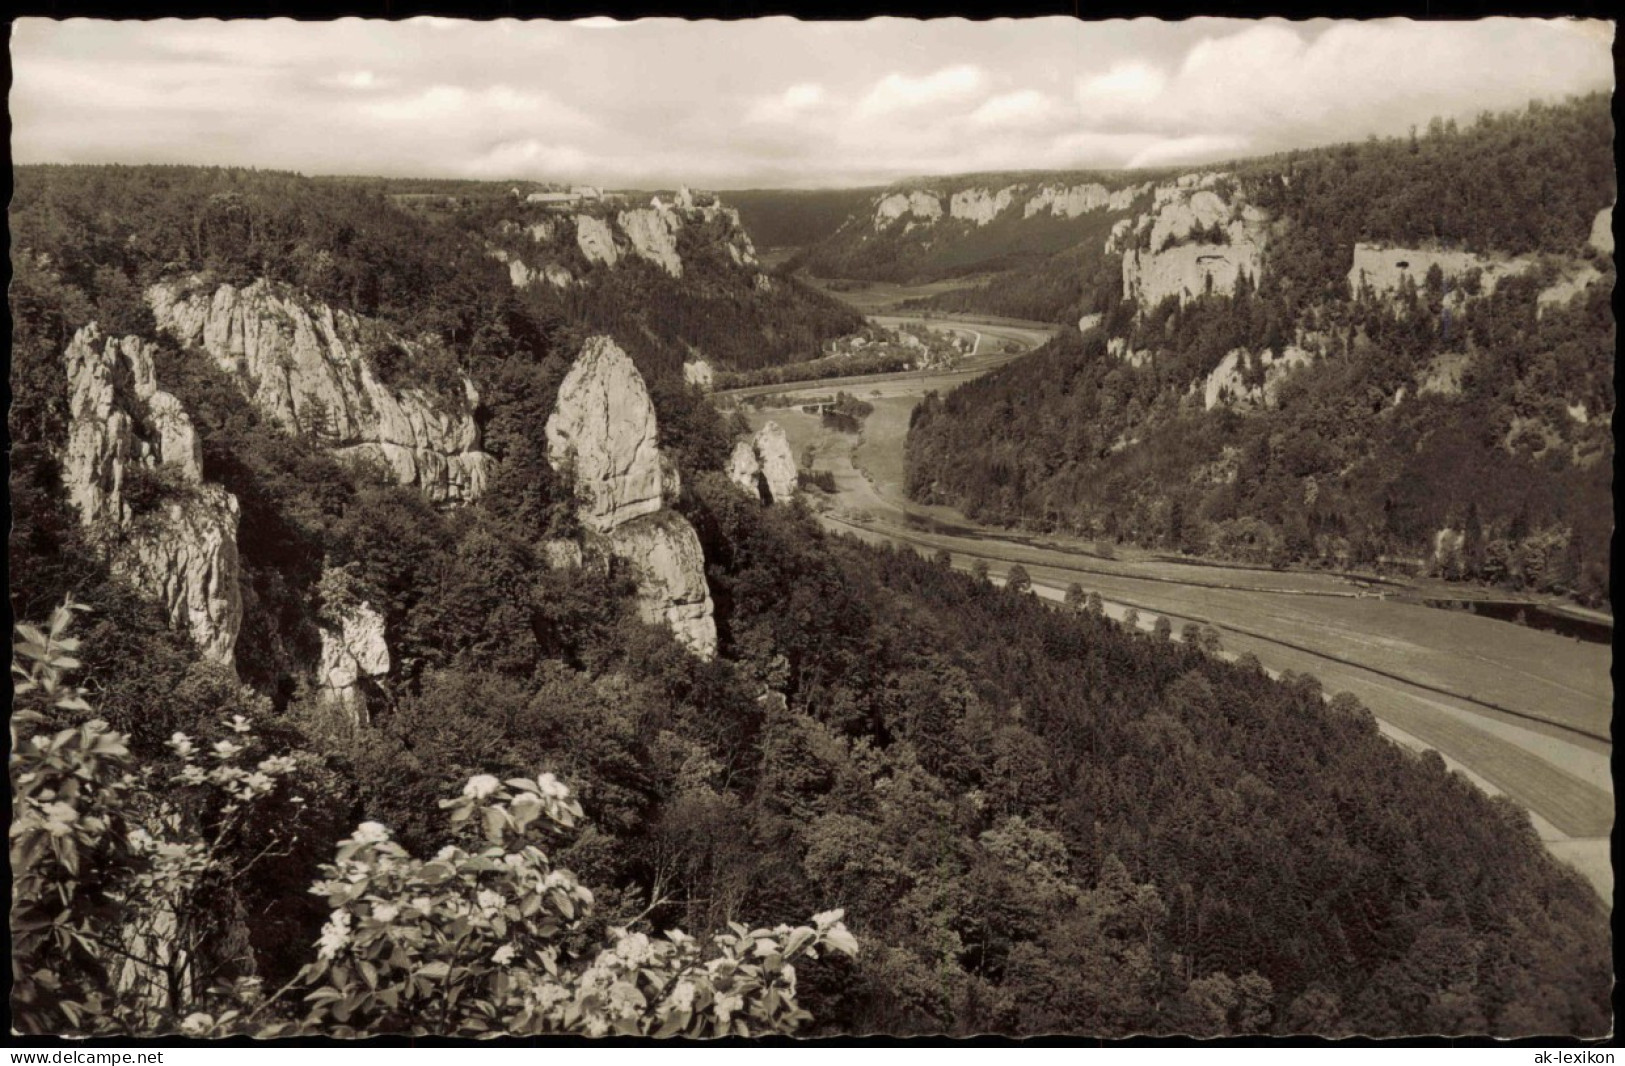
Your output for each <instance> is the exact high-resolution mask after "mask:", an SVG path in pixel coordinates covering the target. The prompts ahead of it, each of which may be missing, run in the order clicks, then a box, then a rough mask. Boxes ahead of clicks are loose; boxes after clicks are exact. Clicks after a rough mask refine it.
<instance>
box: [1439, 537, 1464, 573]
mask: <svg viewBox="0 0 1625 1066" xmlns="http://www.w3.org/2000/svg"><path fill="white" fill-rule="evenodd" d="M1466 544H1467V535H1466V534H1465V533H1463V532H1462V531H1461V530H1459V529H1450V528H1449V527H1446V528H1444V529H1441V530H1439V531H1438V532H1437V533H1435V534H1433V562H1434V564H1435V565H1436V566H1439V567H1441V568H1443V567H1449V566H1452V565H1455V564H1457V563H1460V562H1461V552H1462V549H1463V548H1464V547H1465V546H1466Z"/></svg>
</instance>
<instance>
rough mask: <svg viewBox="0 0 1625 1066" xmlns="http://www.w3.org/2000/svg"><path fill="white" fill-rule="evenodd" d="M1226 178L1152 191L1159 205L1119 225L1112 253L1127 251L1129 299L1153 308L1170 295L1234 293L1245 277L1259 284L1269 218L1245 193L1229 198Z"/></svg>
mask: <svg viewBox="0 0 1625 1066" xmlns="http://www.w3.org/2000/svg"><path fill="white" fill-rule="evenodd" d="M1224 177H1225V176H1224V175H1221V174H1214V173H1208V174H1186V175H1183V176H1181V177H1180V179H1179V181H1177V182H1175V183H1173V184H1171V185H1159V186H1157V187H1156V188H1155V189H1154V190H1153V191H1152V208H1151V210H1150V211H1148V212H1146V213H1145V214H1142V215H1140V216H1139V217H1138V218H1137V219H1135V220H1134V222H1133V223H1132V224H1131V225H1128V226H1122V225H1121V224H1119V226H1117V227H1114V228H1113V229H1112V235H1111V237H1109V238H1108V239H1107V241H1106V250H1107V252H1114V251H1120V252H1122V253H1123V298H1124V299H1127V300H1134V301H1136V302H1137V303H1138V304H1139V306H1140V308H1141V310H1150V309H1151V308H1153V307H1155V306H1156V305H1157V304H1159V303H1161V302H1162V301H1163V300H1165V299H1167V298H1168V297H1170V296H1174V297H1178V298H1179V299H1180V300H1181V301H1182V302H1183V301H1185V300H1190V299H1194V298H1196V297H1198V296H1202V295H1204V294H1206V293H1210V292H1211V293H1214V294H1217V295H1228V294H1230V293H1233V292H1234V291H1235V289H1236V284H1237V282H1238V281H1239V280H1240V278H1241V276H1242V275H1243V274H1246V275H1247V276H1248V277H1250V278H1252V279H1254V280H1255V281H1256V280H1257V279H1258V276H1259V274H1260V272H1261V271H1262V269H1263V261H1264V248H1265V244H1266V243H1267V241H1268V236H1269V216H1268V215H1267V214H1266V213H1265V212H1264V211H1263V210H1261V209H1260V208H1257V207H1254V206H1252V205H1250V204H1248V203H1246V202H1245V200H1244V199H1243V198H1242V197H1241V195H1240V194H1239V193H1229V194H1228V195H1229V198H1228V199H1227V198H1226V195H1221V193H1220V191H1219V187H1220V183H1221V179H1223V178H1224Z"/></svg>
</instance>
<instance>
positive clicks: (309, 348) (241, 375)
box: [147, 280, 495, 503]
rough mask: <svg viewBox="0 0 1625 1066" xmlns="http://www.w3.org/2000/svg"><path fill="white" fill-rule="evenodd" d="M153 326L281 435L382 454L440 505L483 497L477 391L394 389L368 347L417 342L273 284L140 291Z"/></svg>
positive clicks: (466, 386) (486, 468)
mask: <svg viewBox="0 0 1625 1066" xmlns="http://www.w3.org/2000/svg"><path fill="white" fill-rule="evenodd" d="M147 303H148V304H149V305H150V306H151V308H152V311H153V315H154V316H155V318H156V319H157V321H158V326H159V328H160V329H163V330H165V331H166V332H168V333H169V334H171V335H172V336H173V337H175V339H176V340H178V341H180V342H181V343H182V344H188V345H192V346H195V347H198V348H202V349H203V350H204V351H206V352H208V353H209V354H210V355H212V356H214V359H215V362H216V363H217V364H219V366H220V369H222V370H224V371H225V372H226V373H227V374H230V375H231V377H232V379H233V380H234V381H235V382H236V384H237V386H238V388H239V389H240V390H241V391H242V393H243V395H245V396H246V397H248V399H249V400H250V401H252V402H253V404H254V406H256V407H258V408H259V409H260V411H261V413H263V414H265V415H266V416H268V417H269V418H271V419H272V420H273V421H275V422H276V423H277V424H278V425H280V426H281V427H282V428H283V429H284V430H286V431H287V432H289V433H291V434H295V435H299V436H311V437H315V438H316V439H318V440H321V441H323V442H324V443H326V444H327V445H328V446H330V447H332V448H333V449H334V450H335V451H336V452H337V453H338V454H340V455H344V456H354V457H361V458H367V459H372V460H376V461H378V462H379V463H380V464H381V465H383V466H384V467H385V468H386V469H388V470H389V471H390V473H391V475H392V476H393V477H394V479H395V480H396V481H397V482H398V483H400V484H402V485H414V486H416V487H418V488H419V489H421V490H422V491H423V492H424V493H425V494H426V495H427V496H428V497H429V498H430V499H432V500H434V501H436V502H439V503H465V502H469V501H472V500H477V499H479V498H480V496H482V495H483V494H484V492H485V486H486V482H487V480H488V478H489V476H490V472H491V468H492V466H493V465H494V462H495V461H494V460H493V459H492V458H491V457H490V456H489V455H487V454H486V453H485V452H483V451H481V450H480V434H479V428H478V426H477V425H476V424H475V422H474V413H473V412H474V409H475V407H476V406H477V405H478V404H479V393H478V392H476V391H475V389H474V385H473V383H472V382H471V381H469V380H468V379H467V378H466V377H465V378H464V379H463V390H462V391H463V394H462V395H461V396H456V397H449V396H438V395H435V394H432V393H430V392H428V391H427V390H424V389H421V388H404V389H399V390H397V389H393V388H390V387H389V386H386V385H385V384H384V383H383V382H381V381H379V380H378V378H377V377H376V376H375V375H374V374H373V371H372V368H371V367H370V366H369V365H368V361H367V359H366V356H365V353H366V351H367V350H368V347H369V346H370V345H382V344H397V345H399V346H400V347H402V348H405V349H407V350H408V351H410V350H412V349H413V347H414V346H413V345H411V344H409V343H406V342H403V341H400V340H398V339H397V338H394V337H390V336H388V335H387V334H385V333H384V332H383V330H382V329H380V328H379V327H378V326H377V325H375V324H374V323H371V322H368V321H366V320H364V319H361V318H359V317H357V316H355V315H352V314H350V313H349V312H346V311H335V310H333V309H332V308H331V307H328V306H326V305H325V304H319V303H312V302H310V301H308V300H305V299H303V298H301V297H300V296H298V295H297V294H296V293H295V292H294V291H293V290H292V289H290V288H288V287H286V286H282V285H276V284H273V283H271V282H268V281H264V280H261V281H256V282H254V283H253V284H252V285H249V286H247V287H246V288H242V289H239V288H236V287H235V286H232V285H221V286H219V287H218V288H216V289H214V290H213V291H212V292H209V291H197V292H187V291H186V289H184V288H183V287H182V286H180V285H178V284H176V283H173V282H164V283H160V284H157V285H154V286H152V287H151V288H149V289H148V290H147Z"/></svg>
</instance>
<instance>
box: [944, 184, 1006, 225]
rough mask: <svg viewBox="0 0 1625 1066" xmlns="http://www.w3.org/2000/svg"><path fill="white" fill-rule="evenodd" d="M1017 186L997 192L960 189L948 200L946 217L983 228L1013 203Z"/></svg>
mask: <svg viewBox="0 0 1625 1066" xmlns="http://www.w3.org/2000/svg"><path fill="white" fill-rule="evenodd" d="M1018 189H1019V186H1015V185H1010V186H1006V187H1005V188H1003V189H1000V190H999V191H998V192H993V191H992V190H991V189H962V190H960V191H959V192H956V193H954V194H953V195H952V196H950V197H949V198H948V215H949V217H950V218H957V219H960V220H962V221H965V222H972V223H975V224H976V225H978V226H985V225H987V224H988V223H989V222H992V221H993V220H994V219H995V218H998V217H999V216H1000V215H1001V214H1003V213H1004V211H1005V209H1006V208H1007V207H1009V206H1010V204H1011V203H1013V202H1014V201H1015V198H1016V192H1017V191H1018Z"/></svg>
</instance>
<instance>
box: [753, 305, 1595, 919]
mask: <svg viewBox="0 0 1625 1066" xmlns="http://www.w3.org/2000/svg"><path fill="white" fill-rule="evenodd" d="M861 309H862V310H864V311H866V312H868V313H870V314H871V317H872V319H873V320H874V321H876V322H877V323H878V324H883V325H897V324H899V323H901V322H905V321H907V322H912V323H919V324H925V325H930V326H932V327H933V328H939V329H941V328H952V329H955V330H958V331H963V332H966V333H974V334H976V348H975V349H974V350H973V352H972V354H971V356H970V357H969V358H968V359H966V360H965V361H964V362H963V363H962V364H961V365H960V366H959V367H958V368H956V369H954V370H950V371H941V370H938V371H924V372H911V373H900V374H885V375H876V376H873V377H869V378H848V379H840V380H838V381H822V382H811V383H800V384H796V385H789V386H777V387H765V388H760V389H750V390H741V392H740V393H738V394H735V395H734V397H733V398H735V399H745V398H746V397H747V396H748V397H749V399H748V402H749V403H751V404H761V403H762V402H763V400H764V398H765V397H766V396H767V395H768V394H776V395H775V398H774V400H773V401H771V402H774V403H780V402H783V401H786V400H788V401H807V402H811V401H812V400H814V399H817V398H822V397H828V396H830V395H831V394H832V393H833V392H835V391H836V390H837V389H839V390H844V391H847V392H849V393H851V394H853V395H855V396H857V397H858V398H859V399H861V400H863V401H865V402H866V403H869V404H871V405H872V406H873V408H874V411H873V413H871V414H870V415H869V416H868V417H867V418H866V419H865V420H864V425H863V428H862V431H861V433H858V434H848V433H842V432H839V431H836V430H833V429H830V428H827V427H826V426H825V425H824V424H823V422H822V420H821V418H820V417H819V415H817V414H810V413H805V412H803V411H802V410H800V409H799V408H798V407H797V406H795V405H793V404H792V405H790V406H785V407H773V406H761V407H756V406H749V407H746V408H745V410H746V414H747V417H748V418H749V420H750V421H751V423H752V425H753V426H760V425H761V424H762V423H764V422H766V421H769V420H772V421H776V422H778V423H779V425H780V426H782V427H783V428H784V430H785V432H786V434H787V436H788V437H789V439H790V442H791V444H792V446H793V448H794V450H795V454H796V456H797V460H798V462H799V463H800V465H801V467H802V469H804V470H812V471H828V472H829V473H830V475H831V476H832V477H833V479H834V484H835V490H836V491H835V492H834V494H833V495H830V496H822V495H818V494H813V495H815V496H816V497H817V498H816V499H815V500H814V501H813V502H814V505H815V506H816V507H817V508H818V509H819V510H820V512H821V520H822V522H823V523H824V524H825V525H826V527H828V528H830V529H831V530H834V531H838V532H840V533H843V534H847V535H851V536H855V537H859V538H861V539H864V540H868V541H875V542H882V541H885V542H891V543H894V544H900V545H908V546H911V547H913V548H915V549H916V550H918V551H920V552H922V553H926V554H932V553H936V552H938V551H946V552H948V553H949V555H950V557H951V558H952V560H953V564H954V565H955V566H956V567H958V568H961V569H969V568H970V567H972V566H973V565H975V564H976V563H977V561H982V562H983V563H985V564H986V565H987V566H988V569H989V574H990V576H991V577H992V578H993V579H994V580H996V581H1002V580H1003V575H1004V574H1005V573H1006V572H1007V571H1008V570H1009V568H1010V567H1011V566H1013V565H1015V564H1018V563H1019V564H1020V565H1021V566H1022V567H1023V568H1024V569H1025V570H1026V571H1027V572H1028V573H1029V575H1030V576H1031V578H1032V581H1033V584H1034V589H1035V592H1036V593H1037V594H1038V595H1040V596H1043V597H1045V598H1047V599H1052V600H1059V599H1061V598H1062V596H1063V594H1064V590H1065V589H1066V587H1067V586H1068V585H1070V584H1071V583H1073V582H1077V583H1079V584H1080V585H1081V586H1082V587H1083V588H1084V589H1085V590H1088V591H1093V592H1097V593H1099V594H1100V596H1101V597H1102V598H1103V600H1104V601H1105V603H1106V610H1107V613H1108V614H1110V615H1111V616H1112V617H1114V618H1118V619H1121V618H1123V617H1124V616H1125V615H1126V614H1127V613H1128V612H1129V611H1131V610H1132V611H1135V612H1136V613H1137V615H1138V618H1139V624H1140V625H1141V627H1142V628H1145V629H1149V628H1151V626H1152V625H1153V624H1154V622H1155V620H1156V618H1157V617H1158V616H1166V617H1168V618H1169V620H1170V621H1171V622H1172V623H1173V626H1174V629H1175V631H1176V632H1177V631H1178V630H1179V628H1180V627H1181V626H1182V625H1183V624H1185V623H1186V622H1197V623H1201V624H1206V625H1211V626H1213V627H1214V628H1216V629H1217V630H1218V631H1219V633H1220V635H1221V641H1222V646H1223V649H1224V651H1223V654H1225V655H1226V656H1228V657H1232V658H1235V657H1239V656H1241V655H1244V654H1249V653H1250V654H1252V655H1254V656H1256V657H1257V659H1258V661H1259V663H1260V664H1261V665H1262V666H1263V667H1264V668H1265V669H1266V670H1268V671H1270V672H1272V673H1281V672H1285V671H1293V672H1297V673H1308V674H1312V675H1313V676H1315V677H1317V678H1318V679H1319V680H1320V682H1321V683H1322V685H1323V686H1324V689H1325V692H1326V694H1327V695H1328V696H1330V695H1333V694H1335V693H1338V692H1349V693H1352V694H1353V695H1355V696H1356V697H1358V698H1359V699H1360V700H1361V702H1362V703H1364V704H1365V705H1366V706H1367V707H1369V708H1370V709H1371V711H1372V712H1373V713H1374V714H1375V715H1376V717H1377V719H1378V722H1379V725H1380V727H1381V729H1382V730H1383V732H1384V733H1385V734H1386V735H1387V736H1389V737H1390V738H1392V739H1393V740H1395V741H1396V742H1398V743H1400V744H1402V745H1404V746H1405V747H1407V748H1410V749H1412V750H1425V749H1433V750H1436V751H1438V752H1439V753H1440V755H1441V756H1443V758H1444V759H1445V760H1446V763H1447V764H1448V765H1449V766H1451V767H1452V768H1454V769H1457V770H1459V771H1461V772H1462V773H1464V774H1466V775H1467V776H1468V777H1469V778H1470V779H1471V780H1473V781H1474V782H1475V783H1476V784H1477V785H1478V786H1479V787H1481V788H1482V789H1484V790H1485V791H1486V792H1489V793H1491V794H1504V795H1507V796H1509V797H1511V798H1512V799H1513V800H1515V801H1516V802H1517V803H1519V804H1520V805H1521V806H1522V807H1523V808H1525V809H1526V810H1527V811H1528V812H1529V815H1530V819H1531V822H1532V823H1533V825H1534V827H1535V829H1536V831H1537V832H1538V833H1539V835H1540V837H1541V839H1542V840H1543V841H1544V842H1545V843H1546V846H1547V847H1548V849H1549V850H1550V851H1551V852H1552V854H1554V855H1556V856H1557V857H1558V858H1560V859H1562V860H1563V861H1565V862H1567V863H1569V864H1570V865H1572V866H1573V867H1575V868H1576V869H1578V870H1579V871H1580V872H1581V873H1582V874H1583V875H1584V876H1585V877H1586V878H1587V879H1588V880H1589V881H1590V883H1591V884H1592V885H1593V886H1594V887H1595V888H1596V889H1597V891H1598V893H1599V894H1601V895H1602V896H1603V898H1604V899H1607V900H1611V899H1612V896H1613V869H1612V864H1611V860H1610V855H1609V834H1610V832H1611V830H1612V825H1613V812H1614V799H1613V782H1612V775H1611V769H1610V755H1611V751H1612V745H1611V741H1610V735H1611V734H1610V717H1611V711H1612V705H1613V687H1612V681H1611V678H1610V665H1611V649H1610V646H1609V644H1607V643H1605V642H1597V641H1584V640H1581V639H1578V638H1577V637H1575V636H1573V635H1564V634H1562V633H1559V632H1552V631H1543V630H1541V629H1537V628H1530V627H1527V626H1521V625H1516V624H1513V623H1512V622H1510V621H1504V620H1501V619H1499V618H1495V617H1490V616H1488V615H1481V614H1476V613H1472V612H1470V611H1463V610H1441V609H1438V608H1436V607H1431V606H1427V605H1426V604H1424V603H1422V602H1420V600H1422V599H1423V598H1424V597H1423V596H1422V595H1421V594H1419V593H1418V592H1417V591H1416V590H1414V589H1411V588H1409V587H1408V585H1407V583H1405V582H1395V583H1391V584H1390V583H1378V582H1374V581H1368V580H1361V579H1359V578H1356V577H1353V576H1347V575H1338V574H1329V573H1320V572H1295V571H1267V570H1257V569H1248V568H1241V567H1227V566H1223V565H1210V564H1204V563H1196V562H1182V561H1174V560H1170V559H1168V558H1166V557H1160V556H1156V555H1153V554H1151V553H1148V552H1138V551H1134V550H1132V549H1127V548H1120V547H1113V548H1110V549H1104V550H1103V549H1102V548H1101V547H1100V546H1097V545H1095V544H1093V543H1091V542H1089V541H1081V540H1076V539H1073V538H1067V537H1063V536H1050V535H1029V534H1021V533H1014V532H1011V531H1006V530H998V529H992V528H988V527H984V526H981V525H979V524H978V523H976V522H974V521H972V520H970V519H968V518H966V517H965V516H964V515H962V514H959V513H958V512H957V511H955V510H953V509H951V508H947V507H936V506H923V505H920V504H917V503H914V502H913V501H910V500H909V499H908V498H907V496H906V493H905V491H904V445H905V441H906V438H907V434H908V424H909V416H910V413H911V412H912V411H913V408H914V406H915V404H916V403H917V402H918V401H919V399H920V398H921V397H922V396H924V395H925V394H926V393H927V392H928V391H931V390H937V391H939V392H946V391H948V390H950V389H952V388H954V387H955V386H956V385H958V384H960V383H962V382H963V381H966V380H969V379H970V378H972V377H974V376H976V375H978V374H983V373H986V372H987V371H988V370H990V369H993V368H994V367H996V366H998V365H1001V364H1003V363H1004V362H1007V361H1009V360H1010V359H1012V358H1015V357H1016V356H1017V355H1019V354H1020V353H1021V351H1025V350H1027V349H1030V348H1031V347H1035V346H1037V345H1038V344H1041V343H1043V341H1044V340H1045V339H1047V336H1048V335H1049V333H1050V332H1052V331H1053V329H1054V327H1048V328H1045V327H1043V326H1042V325H1041V324H1037V323H1032V324H1024V325H1015V324H1010V323H1009V322H1008V321H1007V320H994V321H980V320H976V319H975V318H973V317H972V316H954V317H953V318H952V319H947V318H943V317H933V318H931V319H929V320H926V319H923V318H919V317H916V316H912V315H908V314H904V313H899V312H897V311H895V310H893V309H891V308H887V307H884V306H874V305H873V304H871V305H870V306H866V307H862V308H861ZM1435 595H1436V594H1435Z"/></svg>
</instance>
